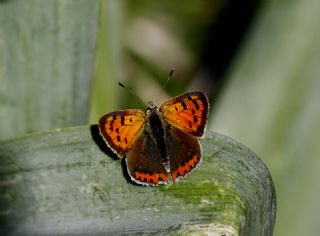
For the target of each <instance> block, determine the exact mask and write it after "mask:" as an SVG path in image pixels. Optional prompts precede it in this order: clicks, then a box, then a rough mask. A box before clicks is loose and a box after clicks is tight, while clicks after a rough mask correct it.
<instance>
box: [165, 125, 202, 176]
mask: <svg viewBox="0 0 320 236" xmlns="http://www.w3.org/2000/svg"><path fill="white" fill-rule="evenodd" d="M166 132H167V134H166V146H167V152H168V156H169V159H170V173H171V177H172V180H173V181H174V182H175V181H177V180H178V179H180V178H182V177H185V176H187V175H188V174H189V173H191V172H192V171H193V170H194V169H196V168H197V167H198V166H199V164H200V163H201V147H200V144H199V140H198V139H197V138H196V137H194V136H192V135H189V134H186V133H184V132H182V131H180V130H179V129H176V128H174V127H169V128H167V129H166Z"/></svg>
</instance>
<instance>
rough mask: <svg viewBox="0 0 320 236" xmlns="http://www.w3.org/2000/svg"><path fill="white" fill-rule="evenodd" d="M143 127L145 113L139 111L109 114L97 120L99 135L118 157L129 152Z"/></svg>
mask: <svg viewBox="0 0 320 236" xmlns="http://www.w3.org/2000/svg"><path fill="white" fill-rule="evenodd" d="M144 125H145V113H144V112H143V111H142V110H139V109H132V110H122V111H115V112H111V113H108V114H106V115H104V116H102V117H101V118H100V120H99V129H100V133H101V134H102V136H103V137H104V139H105V141H106V143H107V144H108V146H109V147H110V148H111V149H112V151H114V152H115V153H116V154H117V155H118V156H119V157H122V156H124V155H125V153H126V152H128V150H130V148H131V147H132V145H133V144H134V143H135V142H136V140H137V138H138V137H139V136H140V135H141V133H142V131H143V129H144Z"/></svg>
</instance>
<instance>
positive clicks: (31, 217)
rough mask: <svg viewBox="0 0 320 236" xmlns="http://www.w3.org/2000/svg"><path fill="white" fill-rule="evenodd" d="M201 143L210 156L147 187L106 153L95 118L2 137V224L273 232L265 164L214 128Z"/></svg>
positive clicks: (70, 229) (42, 228) (15, 227)
mask: <svg viewBox="0 0 320 236" xmlns="http://www.w3.org/2000/svg"><path fill="white" fill-rule="evenodd" d="M201 143H202V147H203V152H204V160H203V162H202V164H201V166H200V167H199V168H198V169H197V170H196V171H195V172H194V173H192V174H191V175H190V176H188V177H187V178H186V179H184V180H181V181H180V182H178V183H176V184H172V185H168V186H159V187H142V186H137V185H135V184H133V183H131V182H130V181H128V178H127V177H126V176H127V175H126V171H125V170H126V169H125V167H124V166H123V163H124V162H123V161H120V160H118V159H117V158H110V156H108V155H111V154H110V151H109V150H108V149H107V148H106V145H105V144H104V143H103V141H102V139H101V137H100V135H99V134H98V129H97V126H92V127H91V129H90V128H89V127H79V128H69V129H64V130H56V131H50V132H45V133H39V134H35V135H30V136H26V137H24V138H21V139H17V140H11V141H6V142H2V143H0V190H1V191H0V205H1V207H0V225H1V226H0V229H1V230H2V232H7V233H8V232H10V233H13V234H15V235H16V234H26V233H27V234H35V233H36V234H41V235H42V234H47V235H48V234H71V233H72V234H75V233H82V234H98V233H110V234H111V233H116V234H133V233H163V234H164V233H190V232H194V233H217V234H218V235H272V232H273V227H274V220H275V213H276V198H275V192H274V188H273V183H272V180H271V177H270V175H269V172H268V170H267V169H266V167H265V165H264V164H263V163H262V162H261V160H260V159H259V158H258V157H257V156H256V155H255V154H254V153H253V152H251V151H250V150H249V149H248V148H246V147H244V146H242V145H241V144H239V143H237V142H236V141H234V140H231V139H230V138H227V137H225V136H222V135H220V134H217V133H208V135H207V137H206V138H205V139H203V140H202V142H201ZM106 154H107V155H106ZM111 157H114V156H112V155H111Z"/></svg>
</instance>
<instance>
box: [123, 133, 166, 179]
mask: <svg viewBox="0 0 320 236" xmlns="http://www.w3.org/2000/svg"><path fill="white" fill-rule="evenodd" d="M126 162H127V168H128V172H129V175H130V177H131V179H132V180H133V181H134V182H136V183H139V184H143V185H157V184H160V183H164V184H166V183H168V181H169V179H168V173H167V171H166V169H165V167H164V166H163V164H162V163H161V154H160V149H159V147H158V145H157V144H156V142H155V139H154V138H152V137H151V136H150V134H148V133H143V134H142V135H141V136H140V137H139V139H138V140H137V141H136V142H135V144H134V145H133V147H132V148H131V150H130V151H129V152H128V153H127V155H126Z"/></svg>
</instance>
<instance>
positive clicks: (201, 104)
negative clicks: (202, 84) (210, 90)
mask: <svg viewBox="0 0 320 236" xmlns="http://www.w3.org/2000/svg"><path fill="white" fill-rule="evenodd" d="M160 111H161V113H162V116H163V118H164V119H165V120H166V121H167V122H168V123H169V124H170V125H171V126H173V127H175V128H177V129H180V130H183V131H184V132H186V133H188V134H191V135H194V136H196V137H202V136H203V135H204V132H205V127H206V123H207V120H208V112H209V102H208V98H207V96H206V95H205V94H204V93H202V92H190V93H185V94H182V95H180V96H177V97H174V98H173V99H171V100H169V101H167V102H165V103H164V104H163V105H162V106H161V107H160Z"/></svg>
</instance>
